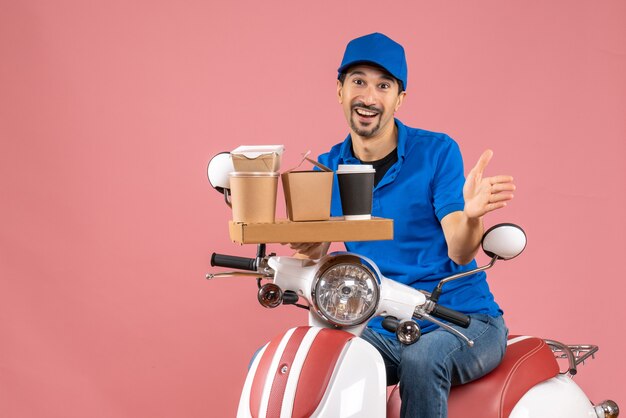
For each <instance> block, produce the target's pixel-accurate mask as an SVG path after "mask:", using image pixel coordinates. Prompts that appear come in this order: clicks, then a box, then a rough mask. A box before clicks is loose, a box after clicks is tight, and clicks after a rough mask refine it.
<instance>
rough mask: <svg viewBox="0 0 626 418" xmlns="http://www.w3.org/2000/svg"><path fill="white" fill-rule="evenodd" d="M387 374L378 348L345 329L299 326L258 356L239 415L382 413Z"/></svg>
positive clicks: (377, 416) (327, 416) (248, 417)
mask: <svg viewBox="0 0 626 418" xmlns="http://www.w3.org/2000/svg"><path fill="white" fill-rule="evenodd" d="M385 404H386V374H385V365H384V362H383V359H382V357H381V356H380V354H379V353H378V351H377V350H376V349H375V348H374V347H373V346H372V345H371V344H369V343H368V342H366V341H365V340H363V339H361V338H359V337H356V336H355V335H353V334H350V333H347V332H345V331H339V330H333V329H326V328H319V327H297V328H292V329H290V330H288V331H286V332H285V333H283V334H281V335H279V336H277V337H276V338H274V339H272V340H271V341H270V342H269V343H268V344H267V345H266V346H265V347H264V348H263V349H262V350H261V351H260V352H259V354H258V355H257V357H256V358H255V360H254V362H253V364H252V366H251V367H250V370H249V371H248V376H247V378H246V382H245V384H244V389H243V392H242V394H241V398H240V400H239V409H238V411H237V417H238V418H251V417H255V418H266V417H285V418H286V417H320V418H331V417H332V418H342V417H346V418H347V417H355V416H358V417H373V418H374V417H375V418H380V417H384V416H385Z"/></svg>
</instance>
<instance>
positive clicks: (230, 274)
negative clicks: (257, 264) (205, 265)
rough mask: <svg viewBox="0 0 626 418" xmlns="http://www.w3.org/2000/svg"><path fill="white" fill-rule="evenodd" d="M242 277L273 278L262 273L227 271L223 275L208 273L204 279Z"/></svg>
mask: <svg viewBox="0 0 626 418" xmlns="http://www.w3.org/2000/svg"><path fill="white" fill-rule="evenodd" d="M241 276H247V277H257V278H258V277H263V278H268V277H272V276H271V275H267V274H262V273H258V272H254V271H225V272H223V273H207V274H206V275H205V276H204V277H205V278H206V279H207V280H211V279H216V278H220V277H241Z"/></svg>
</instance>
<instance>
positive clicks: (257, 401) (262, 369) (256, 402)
mask: <svg viewBox="0 0 626 418" xmlns="http://www.w3.org/2000/svg"><path fill="white" fill-rule="evenodd" d="M281 339H282V338H280V337H276V338H274V339H272V341H270V343H269V344H268V346H267V348H266V349H265V351H264V352H263V356H261V359H260V360H259V366H258V367H257V369H256V373H255V374H254V379H253V380H252V387H251V388H250V415H252V417H253V418H258V417H259V414H260V410H261V399H262V397H263V388H264V387H265V377H266V376H267V373H268V371H269V369H270V365H271V363H272V359H273V358H274V355H275V354H276V349H277V348H278V345H279V344H280V340H281Z"/></svg>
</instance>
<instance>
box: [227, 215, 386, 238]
mask: <svg viewBox="0 0 626 418" xmlns="http://www.w3.org/2000/svg"><path fill="white" fill-rule="evenodd" d="M228 227H229V232H230V239H231V240H232V241H233V242H235V243H237V244H261V243H283V242H345V241H377V240H390V239H393V220H391V219H385V218H372V219H368V220H363V221H347V220H345V219H343V217H337V218H330V220H328V221H311V222H291V221H288V220H286V219H280V220H279V219H277V220H276V223H273V224H251V223H250V224H247V223H242V222H232V221H230V222H229V224H228Z"/></svg>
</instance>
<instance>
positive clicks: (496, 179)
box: [485, 176, 513, 184]
mask: <svg viewBox="0 0 626 418" xmlns="http://www.w3.org/2000/svg"><path fill="white" fill-rule="evenodd" d="M485 180H488V181H489V184H498V183H512V182H513V177H512V176H493V177H487V178H486V179H485Z"/></svg>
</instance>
